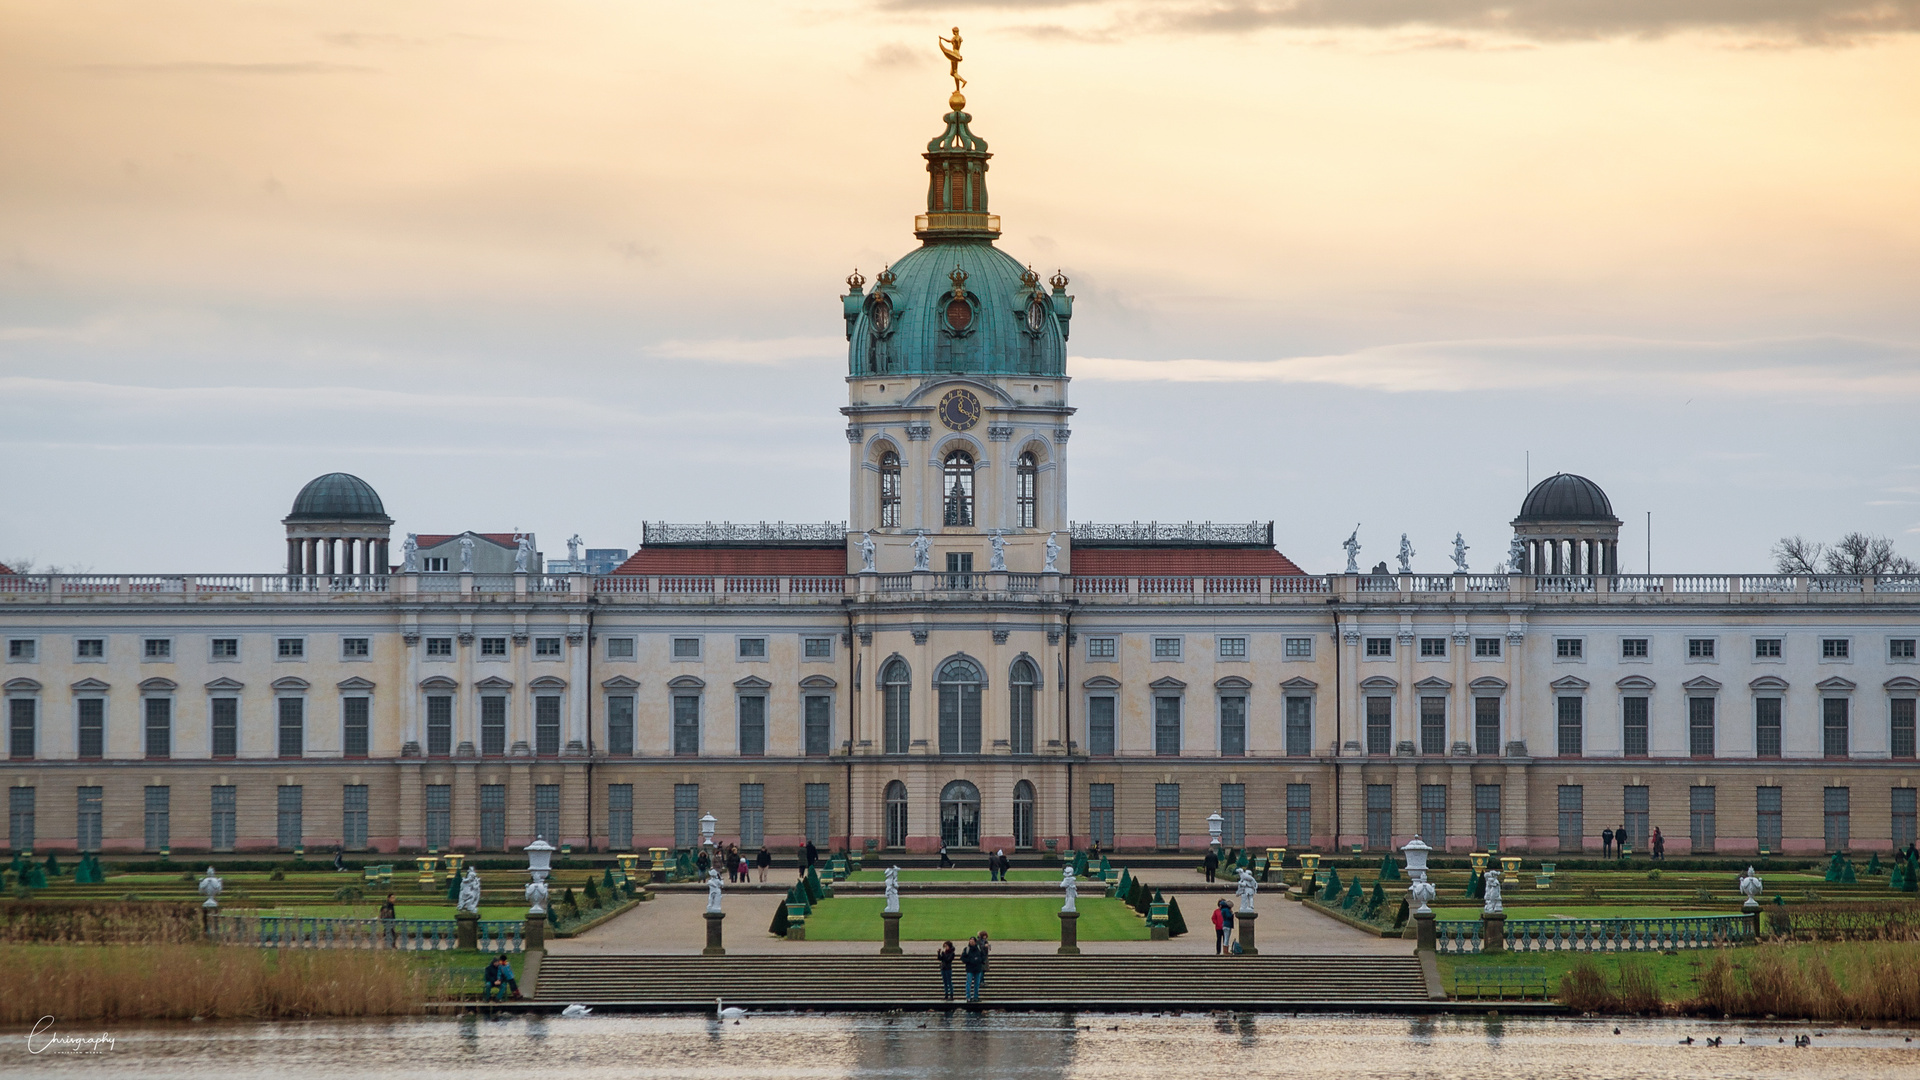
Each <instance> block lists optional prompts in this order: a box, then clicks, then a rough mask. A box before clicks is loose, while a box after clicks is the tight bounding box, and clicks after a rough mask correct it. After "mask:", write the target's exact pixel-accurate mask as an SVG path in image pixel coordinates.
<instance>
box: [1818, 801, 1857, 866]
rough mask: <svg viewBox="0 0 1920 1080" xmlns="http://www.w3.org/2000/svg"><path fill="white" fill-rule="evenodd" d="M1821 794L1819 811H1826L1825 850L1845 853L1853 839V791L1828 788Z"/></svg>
mask: <svg viewBox="0 0 1920 1080" xmlns="http://www.w3.org/2000/svg"><path fill="white" fill-rule="evenodd" d="M1821 794H1822V798H1821V809H1823V810H1824V811H1826V823H1827V850H1828V851H1845V850H1847V843H1848V841H1849V840H1851V839H1852V838H1853V824H1852V820H1851V818H1852V809H1853V791H1852V789H1850V788H1843V787H1830V788H1826V789H1825V790H1824V791H1823V792H1822V793H1821Z"/></svg>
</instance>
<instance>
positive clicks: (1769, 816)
mask: <svg viewBox="0 0 1920 1080" xmlns="http://www.w3.org/2000/svg"><path fill="white" fill-rule="evenodd" d="M1753 812H1754V822H1753V833H1754V838H1755V839H1756V840H1757V841H1758V842H1759V844H1760V850H1761V851H1764V852H1775V851H1779V850H1780V789H1779V788H1777V787H1762V788H1754V789H1753Z"/></svg>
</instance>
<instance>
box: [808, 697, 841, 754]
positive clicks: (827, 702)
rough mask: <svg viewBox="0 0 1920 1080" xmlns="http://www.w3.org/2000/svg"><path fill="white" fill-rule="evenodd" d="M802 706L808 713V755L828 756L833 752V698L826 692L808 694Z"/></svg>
mask: <svg viewBox="0 0 1920 1080" xmlns="http://www.w3.org/2000/svg"><path fill="white" fill-rule="evenodd" d="M801 708H802V709H803V710H804V711H805V714H806V727H807V730H806V753H807V756H808V757H826V756H827V755H828V754H831V753H832V752H833V699H832V698H830V697H828V696H827V695H825V694H808V695H807V696H806V699H805V700H804V702H803V703H802V705H801Z"/></svg>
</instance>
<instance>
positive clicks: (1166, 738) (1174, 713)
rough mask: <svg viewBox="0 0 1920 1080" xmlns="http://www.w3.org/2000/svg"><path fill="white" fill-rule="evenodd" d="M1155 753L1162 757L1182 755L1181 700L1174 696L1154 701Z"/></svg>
mask: <svg viewBox="0 0 1920 1080" xmlns="http://www.w3.org/2000/svg"><path fill="white" fill-rule="evenodd" d="M1153 752H1154V753H1155V754H1158V755H1160V756H1161V757H1178V756H1179V755H1180V699H1179V698H1177V697H1174V696H1172V695H1166V696H1162V697H1156V698H1154V699H1153Z"/></svg>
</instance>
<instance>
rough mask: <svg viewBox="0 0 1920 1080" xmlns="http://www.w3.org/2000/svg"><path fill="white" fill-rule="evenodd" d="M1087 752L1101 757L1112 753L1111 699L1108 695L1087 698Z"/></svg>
mask: <svg viewBox="0 0 1920 1080" xmlns="http://www.w3.org/2000/svg"><path fill="white" fill-rule="evenodd" d="M1087 753H1089V754H1093V755H1095V756H1102V757H1104V756H1107V755H1111V754H1112V753H1113V699H1112V698H1110V697H1106V696H1100V697H1090V698H1088V699H1087Z"/></svg>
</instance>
